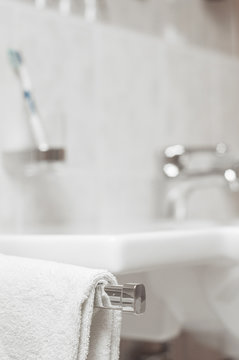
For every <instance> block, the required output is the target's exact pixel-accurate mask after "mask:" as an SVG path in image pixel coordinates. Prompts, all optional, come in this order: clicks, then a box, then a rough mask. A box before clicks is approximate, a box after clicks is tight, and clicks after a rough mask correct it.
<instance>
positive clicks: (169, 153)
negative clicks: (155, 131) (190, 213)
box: [163, 143, 239, 220]
mask: <svg viewBox="0 0 239 360" xmlns="http://www.w3.org/2000/svg"><path fill="white" fill-rule="evenodd" d="M163 173H164V175H165V177H166V178H167V179H168V180H169V191H168V194H167V202H166V216H167V217H170V218H174V219H177V220H183V219H185V218H186V216H187V200H188V197H189V195H190V194H192V193H193V191H195V190H197V189H202V188H208V187H212V186H225V185H226V186H227V188H228V189H229V190H230V191H233V192H235V191H239V161H236V160H235V159H234V157H233V156H232V155H231V154H230V153H229V151H228V147H227V145H226V144H224V143H218V144H217V145H216V146H215V147H212V146H206V147H203V146H202V147H186V146H184V145H180V144H177V145H172V146H168V147H166V148H165V150H164V151H163Z"/></svg>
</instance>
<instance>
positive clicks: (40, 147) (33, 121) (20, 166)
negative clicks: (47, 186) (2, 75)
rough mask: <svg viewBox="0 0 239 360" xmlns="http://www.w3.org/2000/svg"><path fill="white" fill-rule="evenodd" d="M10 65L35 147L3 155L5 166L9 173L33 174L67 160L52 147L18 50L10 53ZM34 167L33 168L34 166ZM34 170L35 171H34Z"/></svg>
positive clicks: (63, 151) (60, 150)
mask: <svg viewBox="0 0 239 360" xmlns="http://www.w3.org/2000/svg"><path fill="white" fill-rule="evenodd" d="M8 55H9V60H10V64H11V65H12V68H13V70H14V71H15V73H16V74H17V76H18V78H19V80H20V83H21V86H22V94H23V99H24V102H25V107H26V110H27V112H28V125H29V127H30V130H31V134H32V138H33V142H34V147H33V148H30V149H21V150H19V151H8V152H4V153H3V164H4V167H5V168H6V169H7V170H8V171H9V172H14V173H16V172H18V173H19V172H20V173H25V174H31V175H32V174H33V173H34V172H35V171H36V170H37V166H35V165H36V164H37V163H38V164H40V163H41V164H43V163H45V164H46V163H48V164H49V163H53V162H61V161H64V160H65V149H64V148H61V147H52V146H51V145H50V144H49V142H48V139H47V135H46V133H45V129H44V126H43V124H42V120H41V118H40V116H39V113H38V110H37V106H36V103H35V100H34V96H33V92H32V85H31V80H30V76H29V74H28V72H27V68H26V66H25V64H24V61H23V57H22V55H21V53H20V52H19V51H17V50H12V49H11V50H9V52H8ZM32 165H33V166H32ZM33 168H34V171H33Z"/></svg>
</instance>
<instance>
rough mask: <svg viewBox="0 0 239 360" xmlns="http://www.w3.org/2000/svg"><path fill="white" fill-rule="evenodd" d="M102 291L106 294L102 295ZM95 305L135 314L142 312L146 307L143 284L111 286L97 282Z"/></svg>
mask: <svg viewBox="0 0 239 360" xmlns="http://www.w3.org/2000/svg"><path fill="white" fill-rule="evenodd" d="M102 292H105V293H106V294H107V295H108V296H102V295H103V294H102ZM95 307H97V308H101V309H112V310H122V311H123V312H126V313H132V314H135V315H139V314H143V313H144V312H145V308H146V294H145V286H144V285H143V284H134V283H129V284H124V285H113V286H108V285H107V286H102V284H98V286H97V288H96V304H95Z"/></svg>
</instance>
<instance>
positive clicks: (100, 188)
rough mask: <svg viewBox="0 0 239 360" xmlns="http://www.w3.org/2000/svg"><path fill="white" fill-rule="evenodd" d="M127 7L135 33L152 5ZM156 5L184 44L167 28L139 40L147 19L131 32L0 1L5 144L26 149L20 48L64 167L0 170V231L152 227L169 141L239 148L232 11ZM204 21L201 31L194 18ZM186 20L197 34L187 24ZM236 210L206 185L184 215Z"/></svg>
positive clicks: (218, 6)
mask: <svg viewBox="0 0 239 360" xmlns="http://www.w3.org/2000/svg"><path fill="white" fill-rule="evenodd" d="M128 1H129V3H127V11H129V14H130V8H131V7H132V9H133V8H134V9H135V10H134V11H135V14H137V16H136V15H135V22H136V23H138V25H137V26H139V23H140V21H139V17H140V16H141V15H140V14H143V13H144V17H145V21H146V19H147V17H148V16H149V15H147V12H146V11H144V12H143V10H140V9H143V8H144V7H145V9H146V8H147V9H149V8H150V4H151V5H152V4H153V2H151V1H150V0H148V1H146V0H145V1H136V0H135V1H130V0H128ZM113 3H115V2H114V1H112V2H111V3H110V4H109V11H111V12H113V11H115V13H117V14H120V13H122V14H123V13H124V14H125V11H126V10H124V7H123V4H124V6H126V2H125V1H120V2H119V1H118V2H116V3H117V4H116V3H115V5H114V6H115V8H112V7H113ZM159 3H160V4H161V5H160V6H161V7H163V6H165V8H162V9H164V10H162V13H161V12H160V11H159V14H158V15H157V16H156V13H155V12H152V9H151V12H150V14H151V15H152V14H154V16H156V18H157V20H158V26H159V27H160V26H161V27H162V24H163V23H164V21H165V19H167V17H166V18H164V17H163V19H161V16H163V14H164V13H165V14H168V18H169V19H173V23H175V24H178V25H177V27H178V28H180V29H181V30H180V32H181V33H182V34H184V35H183V37H187V38H188V39H187V41H181V40H180V39H179V38H178V35H177V36H176V37H175V36H174V35H175V34H174V35H173V36H172V32H171V35H170V34H169V36H168V35H167V36H166V37H164V38H162V37H157V36H152V34H149V33H148V34H145V33H144V31H143V30H144V29H143V22H142V29H141V31H132V30H129V29H128V28H126V27H125V28H122V27H114V26H108V25H107V26H106V25H101V24H87V23H85V22H84V20H82V19H81V18H80V17H78V16H70V17H60V16H59V14H57V13H56V12H55V11H47V10H46V11H43V12H37V11H36V10H35V9H34V8H33V7H32V6H29V5H28V4H22V3H20V1H17V0H16V1H14V0H11V1H7V0H5V1H4V0H1V1H0V6H1V11H0V69H1V70H0V77H1V82H0V94H1V99H2V101H1V106H0V115H1V119H3V120H2V121H1V122H0V127H1V135H0V136H1V147H2V149H3V150H4V149H8V148H18V147H23V146H24V145H27V144H28V143H29V134H28V133H27V127H26V126H25V115H24V111H23V109H22V99H21V96H20V91H19V86H18V83H17V80H16V79H15V78H14V76H13V74H12V71H11V69H10V68H9V65H8V63H7V59H6V48H7V47H11V46H16V47H18V48H21V49H22V50H23V51H24V55H25V58H26V61H27V64H28V67H29V70H30V73H31V76H32V79H33V83H34V88H35V93H36V97H37V101H38V103H39V108H40V111H41V114H42V117H43V119H44V122H45V127H46V128H47V131H48V133H49V134H50V138H51V141H52V143H58V144H61V143H63V144H64V145H65V146H66V148H67V151H68V162H67V165H66V166H65V167H62V168H61V169H60V170H59V171H58V172H53V171H52V172H47V173H43V174H41V175H39V176H37V177H32V178H29V179H24V180H23V181H20V180H19V179H18V180H17V179H15V178H11V177H9V176H7V175H6V172H5V171H4V169H2V170H1V178H0V181H1V186H0V197H1V203H0V224H1V228H2V229H3V231H27V230H28V231H33V230H35V231H40V230H41V231H49V227H53V228H55V229H57V231H67V232H69V231H71V232H75V231H98V230H99V229H101V230H102V231H103V230H104V229H106V230H108V231H110V230H112V231H113V230H115V229H116V228H117V227H120V228H121V229H123V227H126V226H127V225H132V224H133V223H141V225H142V224H146V223H148V222H150V221H155V220H159V219H160V217H161V216H162V215H163V212H164V206H163V200H164V195H165V192H166V187H165V180H164V179H163V177H162V175H161V172H160V165H161V164H160V156H159V153H160V150H161V149H162V148H163V147H164V146H166V145H168V144H173V143H178V142H182V143H183V144H215V143H216V142H218V141H226V142H227V143H229V144H230V145H231V147H232V149H234V150H235V151H238V150H239V143H238V136H237V133H238V130H239V122H238V120H237V117H238V113H239V103H238V99H237V94H238V92H239V61H238V58H237V56H234V55H232V54H231V52H232V51H234V50H233V49H234V47H233V46H232V44H233V39H234V38H233V36H232V30H230V31H229V33H230V34H229V33H227V31H226V30H225V29H227V25H226V24H225V25H224V21H225V22H227V21H228V22H229V23H230V26H229V25H228V26H229V27H230V29H231V27H232V19H234V17H235V16H234V13H235V12H236V10H235V9H234V10H233V11H232V10H230V11H229V9H231V7H232V6H236V4H235V2H233V1H221V2H218V3H217V2H216V1H213V2H211V3H210V5H209V3H206V2H204V1H202V2H199V1H197V0H195V1H183V0H182V1H178V2H176V1H175V2H166V0H165V1H159ZM190 3H193V4H194V5H193V6H195V8H192V5H190ZM119 4H121V5H119ZM166 4H167V5H166ZM117 6H122V9H118V10H117V11H116V8H117ZM180 6H181V7H180ZM141 7H142V8H141ZM208 7H210V9H211V8H213V9H214V10H215V13H213V14H212V11H211V10H212V9H211V10H210V9H207V8H208ZM136 8H137V10H136ZM165 9H166V10H167V9H168V10H167V11H166V10H165ZM169 9H170V11H169ZM173 9H174V10H173ZM183 9H184V10H183ZM193 9H194V10H193ZM197 9H198V10H197ZM199 9H201V10H200V11H201V12H200V11H199ZM148 11H149V10H148ZM173 11H174V12H173ZM184 11H185V13H184ZM191 11H192V13H191ZM203 11H204V12H205V16H204V15H203V14H204V13H203ZM188 12H190V13H189V14H188ZM173 13H174V15H173ZM194 13H195V15H194V16H193V17H192V15H193V14H194ZM160 14H161V15H160ZM180 14H181V15H180ZM183 14H184V15H183ZM185 14H186V15H185ZM131 15H132V13H131ZM112 16H113V15H112ZM180 16H181V17H182V18H181V20H180V19H179V18H180ZM198 17H199V18H198ZM200 17H201V19H203V20H202V24H201V23H200V24H201V25H200V26H201V30H202V31H203V32H204V35H203V33H201V30H200V31H199V28H200V26H199V24H196V23H194V20H195V21H200V20H199V19H200ZM211 17H212V19H211ZM119 18H120V19H121V20H122V19H123V15H122V16H121V17H120V15H119ZM228 18H230V21H229V20H228ZM193 19H194V20H193ZM209 19H211V20H209ZM112 21H113V20H112ZM170 21H171V20H170ZM170 21H169V22H168V23H171V22H170ZM204 21H206V22H208V24H211V25H210V26H212V29H211V30H210V29H209V28H208V29H209V30H208V31H206V27H205V26H204V25H203V24H204ZM114 22H115V23H116V22H117V21H116V19H115V21H114ZM189 22H191V23H192V25H191V26H193V27H195V29H197V31H198V33H197V34H196V30H195V32H194V31H192V30H191V29H192V28H191V27H190V30H187V29H186V28H184V26H185V27H186V25H187V26H189ZM214 22H215V23H214ZM219 23H220V24H219ZM160 24H161V25H160ZM180 24H181V25H180ZM236 24H237V23H236V21H235V24H234V27H233V29H234V28H235V27H236ZM122 25H123V24H122ZM137 26H136V28H137ZM208 26H209V25H208ZM224 28H225V29H224ZM213 29H214V30H213ZM217 29H218V30H217ZM224 30H225V31H224ZM170 31H171V30H170ZM205 32H206V33H205ZM200 34H201V35H202V37H201V38H200V36H199V35H200ZM213 34H214V35H213ZM222 34H223V36H225V39H224V38H223V36H222ZM211 37H212V38H213V40H212V42H210V44H209V41H210V38H211ZM199 38H200V39H199ZM203 39H204V40H203ZM220 39H221V40H220ZM223 39H224V40H223ZM228 39H229V40H228ZM172 40H173V41H172ZM206 40H207V41H208V42H207V41H206ZM228 41H229V42H228ZM223 43H224V45H223ZM229 43H230V46H229ZM217 44H220V46H222V47H221V48H220V46H219V45H217ZM226 47H227V48H226ZM229 47H230V49H229ZM218 50H220V51H218ZM229 50H230V51H229ZM208 195H209V196H210V198H211V199H213V201H212V202H210V203H208V201H207V199H208ZM199 199H200V201H199ZM231 199H234V200H233V202H232V204H231V203H230V200H231ZM195 204H196V206H195ZM221 204H223V206H225V208H226V211H222V209H221V208H222V206H221ZM237 204H238V195H233V197H232V196H231V195H230V194H229V193H228V194H227V193H226V192H225V191H222V190H218V189H212V190H210V192H206V191H204V192H203V193H201V192H199V194H195V196H194V197H193V200H192V201H191V203H190V209H191V210H190V214H191V215H194V216H196V217H197V216H198V215H202V214H204V215H205V214H206V215H208V216H213V217H218V218H220V217H222V218H223V217H226V216H227V217H231V216H235V215H236V214H237V206H238V205H237ZM135 228H138V225H135ZM55 229H54V231H55Z"/></svg>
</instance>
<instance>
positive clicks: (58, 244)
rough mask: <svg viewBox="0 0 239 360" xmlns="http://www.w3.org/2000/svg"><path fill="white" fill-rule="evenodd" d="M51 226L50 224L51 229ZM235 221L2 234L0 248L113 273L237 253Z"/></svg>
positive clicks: (220, 260) (225, 259)
mask: <svg viewBox="0 0 239 360" xmlns="http://www.w3.org/2000/svg"><path fill="white" fill-rule="evenodd" d="M52 231H53V229H51V232H52ZM238 237H239V227H236V226H218V225H215V224H214V223H207V222H206V223H202V224H200V223H186V224H185V225H183V224H178V225H175V224H174V225H173V224H172V223H163V224H160V225H158V226H157V225H155V224H154V225H152V226H151V228H150V226H149V225H148V226H144V227H142V229H140V230H138V231H137V230H135V228H134V227H132V228H129V227H128V228H127V232H124V231H122V230H115V231H112V230H111V231H108V232H107V231H105V232H103V233H102V231H98V233H92V234H90V233H83V234H72V233H71V234H70V233H69V234H67V233H59V234H57V233H56V232H53V233H42V234H34V233H31V234H2V235H0V251H1V252H2V253H5V254H9V255H16V256H26V257H33V258H40V259H45V260H52V261H59V262H64V263H70V264H74V265H80V266H88V267H95V268H102V267H103V268H107V269H108V270H110V271H112V272H113V273H115V274H124V273H134V272H142V271H147V272H148V271H151V270H154V269H157V268H160V267H161V266H170V265H190V264H192V265H200V264H204V265H205V264H212V263H214V264H216V263H218V264H222V263H226V262H232V261H237V259H239V241H237V238H238Z"/></svg>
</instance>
